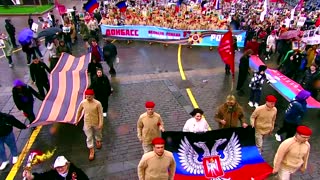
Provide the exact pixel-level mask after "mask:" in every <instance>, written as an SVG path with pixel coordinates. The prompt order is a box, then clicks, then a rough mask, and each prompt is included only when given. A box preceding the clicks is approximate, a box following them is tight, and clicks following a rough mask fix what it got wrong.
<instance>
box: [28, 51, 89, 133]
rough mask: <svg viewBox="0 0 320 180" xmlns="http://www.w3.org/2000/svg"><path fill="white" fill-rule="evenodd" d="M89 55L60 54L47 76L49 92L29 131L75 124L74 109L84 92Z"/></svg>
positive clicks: (86, 83)
mask: <svg viewBox="0 0 320 180" xmlns="http://www.w3.org/2000/svg"><path fill="white" fill-rule="evenodd" d="M90 59H91V54H90V53H89V54H86V55H83V56H81V57H78V58H77V57H74V56H72V55H70V54H67V53H63V54H62V55H61V57H60V59H59V62H58V63H57V65H56V67H55V68H54V69H53V70H52V72H51V74H50V90H49V92H48V94H47V96H46V98H45V99H44V101H43V102H42V105H41V107H40V110H39V112H38V115H37V118H36V120H35V121H34V122H33V123H32V124H31V125H30V127H34V126H39V125H47V124H52V123H56V122H60V123H70V124H74V123H75V115H76V111H77V108H78V105H79V104H80V102H81V101H82V100H83V98H84V91H85V90H86V89H87V88H88V82H89V81H88V75H87V67H88V64H89V62H90Z"/></svg>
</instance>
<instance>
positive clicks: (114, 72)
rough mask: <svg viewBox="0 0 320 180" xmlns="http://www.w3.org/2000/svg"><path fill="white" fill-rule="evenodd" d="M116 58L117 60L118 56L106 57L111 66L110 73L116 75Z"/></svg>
mask: <svg viewBox="0 0 320 180" xmlns="http://www.w3.org/2000/svg"><path fill="white" fill-rule="evenodd" d="M115 60H116V57H111V58H108V59H106V61H107V64H108V66H109V68H110V70H109V73H110V74H111V75H115V74H116V70H115V69H114V61H115Z"/></svg>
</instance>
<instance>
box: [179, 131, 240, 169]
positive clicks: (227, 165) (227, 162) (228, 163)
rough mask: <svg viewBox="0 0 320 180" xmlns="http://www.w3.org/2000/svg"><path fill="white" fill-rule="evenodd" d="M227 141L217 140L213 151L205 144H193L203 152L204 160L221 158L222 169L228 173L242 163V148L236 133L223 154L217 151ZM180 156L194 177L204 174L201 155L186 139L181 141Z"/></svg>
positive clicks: (181, 161) (183, 164)
mask: <svg viewBox="0 0 320 180" xmlns="http://www.w3.org/2000/svg"><path fill="white" fill-rule="evenodd" d="M226 141H227V139H218V140H216V141H215V144H214V145H213V147H212V148H211V151H210V150H209V148H208V147H207V145H206V143H205V142H195V143H193V144H194V145H195V146H197V147H199V148H201V149H202V150H203V158H205V157H209V156H219V157H220V161H221V166H222V169H223V171H226V170H232V169H234V168H236V167H237V166H238V165H239V164H240V161H241V147H240V144H239V140H238V136H236V135H235V133H233V134H232V136H231V138H230V140H229V142H228V144H227V145H226V147H225V148H224V149H223V151H222V152H221V153H222V154H221V153H220V152H218V151H217V148H218V147H219V146H220V145H222V144H224V143H225V142H226ZM178 155H179V159H180V163H181V165H182V167H183V168H184V169H185V170H186V171H187V172H189V173H191V174H194V175H198V174H199V175H202V174H204V168H203V163H202V159H201V160H199V154H198V153H197V152H196V151H195V150H194V149H193V147H192V146H191V144H190V143H189V141H188V139H187V138H186V137H184V139H182V140H181V144H180V148H179V152H178Z"/></svg>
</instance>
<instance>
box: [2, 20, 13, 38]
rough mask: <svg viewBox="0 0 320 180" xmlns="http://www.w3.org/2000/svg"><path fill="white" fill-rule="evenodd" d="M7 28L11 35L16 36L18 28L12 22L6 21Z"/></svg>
mask: <svg viewBox="0 0 320 180" xmlns="http://www.w3.org/2000/svg"><path fill="white" fill-rule="evenodd" d="M5 23H6V24H5V25H4V26H5V28H6V30H7V32H8V34H9V35H14V34H15V33H16V28H15V27H14V26H13V25H12V24H11V22H10V20H7V19H6V20H5Z"/></svg>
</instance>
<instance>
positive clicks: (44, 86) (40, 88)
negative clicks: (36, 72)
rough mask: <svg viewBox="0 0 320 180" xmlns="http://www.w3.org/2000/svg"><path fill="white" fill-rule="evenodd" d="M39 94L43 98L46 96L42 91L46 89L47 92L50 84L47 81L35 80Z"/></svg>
mask: <svg viewBox="0 0 320 180" xmlns="http://www.w3.org/2000/svg"><path fill="white" fill-rule="evenodd" d="M36 85H37V88H38V91H39V94H40V95H41V96H42V97H43V98H44V97H46V94H45V93H44V89H46V90H47V93H48V92H49V89H50V85H49V82H48V81H47V82H36Z"/></svg>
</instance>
